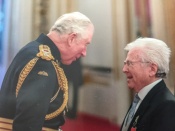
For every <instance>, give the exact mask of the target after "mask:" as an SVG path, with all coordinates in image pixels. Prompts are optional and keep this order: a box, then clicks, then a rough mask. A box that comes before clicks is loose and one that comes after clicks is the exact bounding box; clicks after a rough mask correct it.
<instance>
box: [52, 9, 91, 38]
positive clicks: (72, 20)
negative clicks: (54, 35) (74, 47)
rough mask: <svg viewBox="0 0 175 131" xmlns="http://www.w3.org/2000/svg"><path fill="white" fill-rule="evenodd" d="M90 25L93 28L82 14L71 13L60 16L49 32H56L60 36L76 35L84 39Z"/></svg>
mask: <svg viewBox="0 0 175 131" xmlns="http://www.w3.org/2000/svg"><path fill="white" fill-rule="evenodd" d="M90 25H92V27H93V28H94V26H93V24H92V22H91V21H90V19H89V18H88V17H86V16H85V15H84V14H82V13H80V12H72V13H67V14H64V15H62V16H60V17H59V18H58V19H57V20H56V22H55V24H54V25H53V26H52V27H51V29H50V31H57V32H59V33H60V34H69V33H77V34H79V35H80V36H81V37H84V35H85V34H86V33H87V31H88V28H89V26H90Z"/></svg>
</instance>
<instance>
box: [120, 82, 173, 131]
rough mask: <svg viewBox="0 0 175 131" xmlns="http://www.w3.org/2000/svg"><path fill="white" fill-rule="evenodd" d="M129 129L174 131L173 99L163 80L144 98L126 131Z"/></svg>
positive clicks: (137, 130)
mask: <svg viewBox="0 0 175 131" xmlns="http://www.w3.org/2000/svg"><path fill="white" fill-rule="evenodd" d="M123 123H124V122H123ZM122 126H123V124H122ZM122 126H121V129H122ZM131 128H135V129H136V131H175V98H174V96H173V94H172V93H171V92H170V91H169V89H168V88H167V87H166V85H165V83H164V81H163V80H162V81H161V82H159V83H158V84H157V85H155V86H154V87H153V88H152V89H151V90H150V91H149V92H148V94H147V95H146V96H145V98H144V99H143V101H142V103H141V104H140V106H139V108H138V110H137V111H136V113H135V115H134V117H133V120H132V121H131V124H130V126H129V128H128V131H130V130H131Z"/></svg>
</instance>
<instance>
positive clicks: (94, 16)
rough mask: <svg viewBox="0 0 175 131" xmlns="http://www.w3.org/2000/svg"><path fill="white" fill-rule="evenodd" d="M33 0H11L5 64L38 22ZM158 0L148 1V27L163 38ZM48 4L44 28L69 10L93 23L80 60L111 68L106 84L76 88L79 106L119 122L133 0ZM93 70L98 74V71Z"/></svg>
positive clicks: (54, 0)
mask: <svg viewBox="0 0 175 131" xmlns="http://www.w3.org/2000/svg"><path fill="white" fill-rule="evenodd" d="M37 1H40V0H37ZM37 1H35V0H33V1H32V0H29V1H24V0H15V1H12V2H11V18H10V19H11V20H10V22H9V29H8V31H9V36H8V37H7V38H8V39H9V41H8V45H7V46H6V54H7V55H6V56H5V59H8V61H6V63H7V64H5V65H8V64H9V62H10V61H11V60H12V58H13V57H14V55H15V54H16V53H17V51H18V50H19V49H20V48H21V47H22V46H23V45H25V44H26V43H27V42H29V41H31V40H32V39H33V38H34V36H33V33H34V31H36V30H37V28H34V25H33V24H38V23H37V21H34V18H35V17H34V13H36V12H33V9H34V8H36V5H34V2H37ZM161 2H162V1H160V0H154V1H151V13H152V16H153V17H152V31H153V34H154V37H157V38H161V39H162V40H166V39H167V36H166V35H167V34H166V33H165V32H164V30H165V28H166V27H165V21H164V19H165V18H164V16H163V15H160V14H163V11H162V10H163V7H164V6H163V4H162V3H161ZM48 6H49V7H48V9H47V11H48V14H49V16H47V17H48V27H47V28H50V26H51V25H52V24H53V23H54V22H55V20H56V19H57V18H58V17H59V16H60V15H61V14H63V13H66V12H70V11H80V12H82V13H84V14H86V15H87V16H88V17H89V18H90V19H91V20H92V22H93V23H94V25H95V34H94V37H93V41H92V44H91V45H90V46H89V47H88V53H87V57H86V58H85V59H83V64H85V65H90V66H102V67H109V68H111V69H112V72H111V73H109V72H108V73H104V74H103V75H104V77H106V76H107V77H106V78H105V80H107V81H109V84H107V85H103V84H101V83H98V82H97V83H94V82H92V83H88V84H86V85H84V86H83V87H82V88H81V89H80V97H79V101H80V104H79V110H80V111H83V112H87V113H91V114H95V115H99V116H102V117H105V118H107V119H109V120H111V121H112V122H114V123H117V124H121V123H122V121H123V118H124V116H125V113H126V111H127V109H128V107H129V104H130V100H131V99H130V93H131V92H130V91H129V90H128V88H127V85H126V80H125V76H124V74H123V73H122V66H123V61H124V59H125V56H126V54H125V52H124V51H123V48H124V46H125V45H126V44H127V43H128V42H130V41H132V40H134V39H135V37H136V35H135V34H134V32H135V30H136V28H135V26H134V23H135V19H134V9H133V8H134V4H133V1H132V0H131V1H129V2H128V1H127V0H110V1H109V0H103V1H102V0H74V1H69V0H64V1H63V0H50V1H49V5H48ZM160 12H161V13H160ZM157 14H158V15H157ZM37 18H38V17H37ZM38 25H39V24H38ZM160 29H161V31H160ZM37 33H39V32H37ZM171 46H172V44H171ZM6 68H7V66H6ZM95 73H97V74H98V72H95ZM172 89H173V87H172Z"/></svg>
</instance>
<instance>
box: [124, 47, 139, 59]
mask: <svg viewBox="0 0 175 131" xmlns="http://www.w3.org/2000/svg"><path fill="white" fill-rule="evenodd" d="M141 54H142V52H141V50H140V49H132V50H130V51H129V52H128V54H127V59H128V60H139V59H140V57H141Z"/></svg>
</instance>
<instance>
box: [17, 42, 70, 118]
mask: <svg viewBox="0 0 175 131" xmlns="http://www.w3.org/2000/svg"><path fill="white" fill-rule="evenodd" d="M39 50H40V52H39V53H38V54H37V56H38V57H40V58H42V59H45V60H54V57H53V56H52V54H51V52H50V48H49V47H48V46H47V45H40V46H39ZM38 57H35V58H33V59H32V60H30V61H29V62H28V63H27V64H26V65H25V67H24V68H23V70H22V71H21V73H20V75H19V79H18V83H17V86H16V97H17V96H18V93H19V90H20V89H21V86H22V84H23V82H24V80H25V79H26V77H27V76H28V74H29V73H30V71H31V70H32V68H33V67H34V65H35V64H36V62H37V61H38V59H39V58H38ZM51 62H52V64H53V66H54V68H55V71H56V74H57V79H58V85H59V86H60V87H58V91H57V92H56V93H55V95H54V96H53V97H52V98H51V100H50V102H53V101H54V100H55V98H56V97H57V96H58V93H59V91H60V89H61V90H62V91H63V93H64V94H63V103H62V105H61V106H60V107H59V108H58V109H57V110H56V111H54V112H52V113H50V114H47V115H46V116H45V120H50V119H53V118H55V117H56V116H58V115H59V114H60V113H61V112H63V110H64V109H65V108H66V106H67V102H68V83H67V78H66V76H65V74H64V71H63V69H62V68H61V67H59V64H58V63H56V62H55V61H51Z"/></svg>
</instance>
